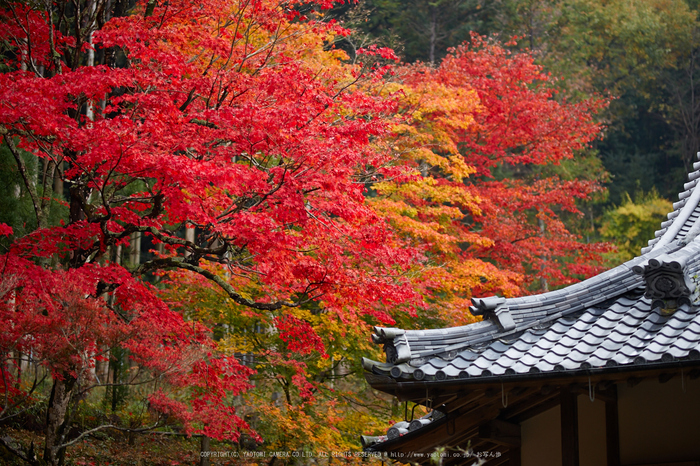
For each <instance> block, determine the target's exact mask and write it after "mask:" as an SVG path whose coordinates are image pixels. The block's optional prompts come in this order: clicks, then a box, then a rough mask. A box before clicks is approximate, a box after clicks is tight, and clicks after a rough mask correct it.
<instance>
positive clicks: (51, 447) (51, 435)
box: [44, 374, 76, 466]
mask: <svg viewBox="0 0 700 466" xmlns="http://www.w3.org/2000/svg"><path fill="white" fill-rule="evenodd" d="M62 376H63V378H59V377H56V378H55V379H54V383H53V388H52V389H51V398H49V406H48V409H47V410H46V440H45V442H44V461H45V462H46V464H49V465H52V466H59V465H62V464H63V460H64V456H65V447H62V446H61V445H62V444H63V443H64V438H65V434H66V428H67V426H66V419H68V410H69V407H70V401H71V398H72V395H73V388H74V387H75V382H76V380H75V379H74V378H73V377H71V376H69V375H68V374H62Z"/></svg>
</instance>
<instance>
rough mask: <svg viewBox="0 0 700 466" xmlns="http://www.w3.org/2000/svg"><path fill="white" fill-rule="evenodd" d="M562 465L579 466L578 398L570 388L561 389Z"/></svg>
mask: <svg viewBox="0 0 700 466" xmlns="http://www.w3.org/2000/svg"><path fill="white" fill-rule="evenodd" d="M559 402H560V405H561V464H562V466H578V465H579V455H578V396H577V395H576V393H574V392H573V391H571V389H570V388H569V387H568V386H564V387H561V392H560V394H559Z"/></svg>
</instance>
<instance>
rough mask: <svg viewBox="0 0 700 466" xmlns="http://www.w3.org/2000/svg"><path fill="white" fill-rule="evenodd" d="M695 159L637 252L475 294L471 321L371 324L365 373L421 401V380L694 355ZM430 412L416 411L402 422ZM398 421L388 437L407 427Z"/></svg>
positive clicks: (466, 379)
mask: <svg viewBox="0 0 700 466" xmlns="http://www.w3.org/2000/svg"><path fill="white" fill-rule="evenodd" d="M699 156H700V154H699ZM693 168H694V170H695V171H693V172H691V173H690V175H689V179H690V182H689V183H686V185H685V187H684V189H685V191H684V192H682V193H681V194H680V196H679V197H680V199H681V200H680V201H679V202H678V203H676V204H674V210H673V212H671V213H669V215H668V221H666V222H664V223H662V225H661V230H659V231H658V232H657V233H656V235H655V238H654V239H653V240H651V241H650V242H649V246H648V247H646V248H644V249H643V250H642V254H641V255H640V256H639V257H636V258H635V259H632V260H631V261H628V262H626V263H624V264H622V265H620V266H618V267H615V268H613V269H611V270H609V271H607V272H604V273H602V274H600V275H597V276H595V277H592V278H590V279H588V280H585V281H582V282H580V283H577V284H574V285H571V286H568V287H566V288H562V289H560V290H556V291H552V292H548V293H543V294H538V295H531V296H524V297H519V298H502V297H495V296H494V297H489V298H477V299H473V300H472V301H473V306H472V307H471V308H470V310H471V312H472V313H473V314H475V315H481V316H483V320H482V321H481V322H478V323H474V324H470V325H466V326H462V327H454V328H447V329H433V330H403V329H398V328H383V327H376V328H375V332H374V334H373V336H372V337H373V340H374V342H375V343H377V344H383V345H384V350H385V353H386V358H387V362H377V361H371V360H368V359H363V365H364V368H365V370H366V377H367V380H368V381H369V383H370V384H371V385H372V386H373V387H374V388H377V389H379V390H382V391H386V392H389V393H392V394H394V395H397V396H399V397H400V398H403V399H406V400H408V399H411V400H413V401H417V402H420V401H419V400H414V398H416V397H415V396H411V393H413V394H415V393H417V390H418V388H419V387H420V389H422V390H425V388H424V387H437V386H449V387H454V388H455V390H456V389H457V387H460V386H464V385H471V384H484V383H487V382H500V383H503V382H504V381H509V380H517V379H519V378H520V379H525V378H531V377H565V376H567V375H576V374H578V375H581V374H594V373H598V374H600V373H605V372H615V371H631V370H644V369H645V368H660V367H664V366H670V365H672V366H679V365H680V366H683V365H689V364H693V365H694V364H696V363H697V362H698V360H700V312H699V309H700V307H699V305H700V297H699V296H700V292H699V291H698V290H699V288H700V287H699V286H698V282H699V281H700V278H698V277H699V276H700V273H699V271H700V236H699V235H698V233H700V187H697V185H698V180H700V162H698V163H696V164H695V165H694V167H693ZM402 395H403V396H402ZM426 398H427V396H426ZM431 421H432V417H428V418H426V419H425V420H424V421H421V422H420V423H416V422H415V421H414V424H415V425H411V429H410V430H412V431H413V430H416V429H420V428H421V427H422V426H424V425H427V424H429V423H430V422H431ZM419 424H420V425H419ZM397 426H398V425H397ZM397 426H394V427H392V429H394V431H391V429H390V432H389V434H393V435H389V438H396V437H397V436H398V435H401V434H403V433H405V432H408V430H409V429H408V427H409V426H408V425H406V426H399V427H398V428H397ZM383 440H385V439H384V438H381V439H375V440H373V441H372V442H369V443H373V442H376V441H380V442H381V441H383Z"/></svg>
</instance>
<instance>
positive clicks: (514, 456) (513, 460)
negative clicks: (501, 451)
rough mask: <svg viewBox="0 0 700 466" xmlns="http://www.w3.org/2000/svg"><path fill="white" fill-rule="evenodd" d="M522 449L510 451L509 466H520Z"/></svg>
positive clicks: (514, 448) (511, 449)
mask: <svg viewBox="0 0 700 466" xmlns="http://www.w3.org/2000/svg"><path fill="white" fill-rule="evenodd" d="M520 457H521V453H520V447H511V448H509V449H508V466H520Z"/></svg>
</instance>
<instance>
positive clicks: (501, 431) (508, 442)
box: [479, 419, 520, 447]
mask: <svg viewBox="0 0 700 466" xmlns="http://www.w3.org/2000/svg"><path fill="white" fill-rule="evenodd" d="M479 438H481V439H484V440H488V441H489V442H492V443H495V444H496V445H505V446H507V447H520V424H513V423H511V422H506V421H502V420H500V419H494V420H492V421H489V422H487V423H485V424H482V425H481V426H479Z"/></svg>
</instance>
